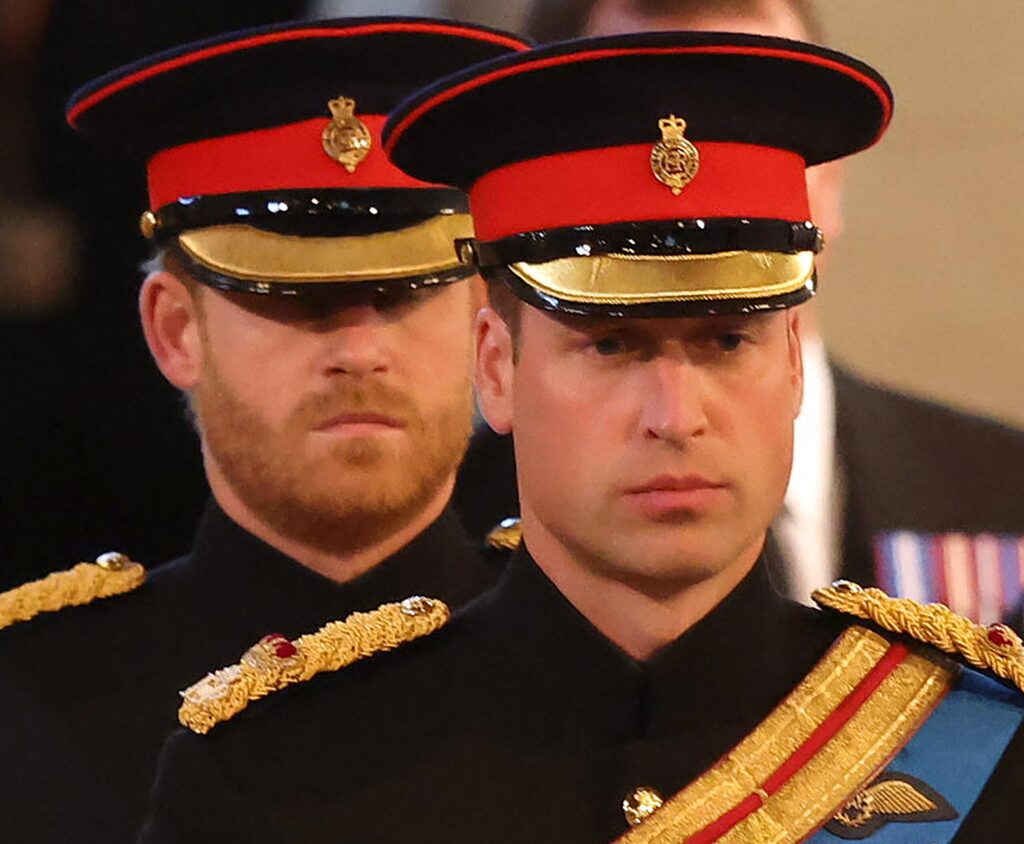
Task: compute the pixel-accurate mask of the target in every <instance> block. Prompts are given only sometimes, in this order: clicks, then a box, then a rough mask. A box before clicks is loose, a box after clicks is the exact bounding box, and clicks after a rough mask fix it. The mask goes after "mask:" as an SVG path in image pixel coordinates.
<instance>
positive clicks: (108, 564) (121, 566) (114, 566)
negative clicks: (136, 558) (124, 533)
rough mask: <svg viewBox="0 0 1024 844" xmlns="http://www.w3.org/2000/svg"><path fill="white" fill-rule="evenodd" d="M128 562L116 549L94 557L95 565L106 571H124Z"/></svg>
mask: <svg viewBox="0 0 1024 844" xmlns="http://www.w3.org/2000/svg"><path fill="white" fill-rule="evenodd" d="M130 562H131V560H130V559H128V557H127V556H126V555H125V554H118V553H117V551H108V552H107V553H106V554H100V555H99V556H98V557H97V558H96V565H98V566H99V567H100V568H101V569H106V570H107V571H124V570H125V568H126V567H127V566H128V564H129V563H130Z"/></svg>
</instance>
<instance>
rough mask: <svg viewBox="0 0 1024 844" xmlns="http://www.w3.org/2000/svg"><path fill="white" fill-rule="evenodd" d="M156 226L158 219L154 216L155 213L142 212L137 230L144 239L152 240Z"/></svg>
mask: <svg viewBox="0 0 1024 844" xmlns="http://www.w3.org/2000/svg"><path fill="white" fill-rule="evenodd" d="M158 226H159V221H158V220H157V218H156V214H154V213H153V212H152V211H143V212H142V216H141V217H140V218H139V231H141V232H142V236H143V237H144V238H146V240H152V239H153V238H154V237H155V236H156V230H157V227H158Z"/></svg>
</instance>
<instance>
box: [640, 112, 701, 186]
mask: <svg viewBox="0 0 1024 844" xmlns="http://www.w3.org/2000/svg"><path fill="white" fill-rule="evenodd" d="M658 128H659V129H660V130H661V140H660V141H658V142H657V143H656V144H655V145H654V148H653V149H652V150H651V172H652V173H654V178H655V179H657V180H658V181H659V182H661V183H662V184H663V185H665V186H666V187H668V188H669V189H671V191H672V193H673V194H674V195H675V196H679V194H681V193H682V192H683V188H685V187H686V186H687V185H688V184H690V182H692V181H693V178H694V176H696V175H697V172H698V171H699V170H700V152H699V151H698V150H697V147H695V146H694V145H693V144H691V143H690V142H689V141H688V140H687V139H686V138H685V137H684V133H685V132H686V121H685V120H683V118H681V117H676V116H675V115H674V114H670V115H669V116H668V117H663V118H661V120H659V121H658Z"/></svg>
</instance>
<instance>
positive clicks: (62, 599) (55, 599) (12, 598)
mask: <svg viewBox="0 0 1024 844" xmlns="http://www.w3.org/2000/svg"><path fill="white" fill-rule="evenodd" d="M145 579H146V569H145V568H144V567H143V566H141V565H139V564H138V563H136V562H133V561H132V560H130V559H128V557H126V556H125V555H124V554H118V553H115V552H111V553H109V554H101V555H100V556H99V557H97V558H96V562H94V563H79V564H78V565H77V566H75V567H74V568H72V569H69V570H68V571H58V572H54V573H53V574H49V575H47V576H46V577H44V578H42V579H41V580H33V581H31V582H30V583H23V584H22V585H21V586H17V587H15V588H14V589H11V590H9V591H7V592H3V593H0V629H3V628H4V627H10V626H11V625H13V624H17V623H18V622H19V621H28V620H29V619H31V618H34V617H35V616H37V615H39V614H40V613H43V612H56V611H57V610H62V609H64V608H65V607H77V606H82V605H83V604H90V603H92V602H93V601H95V600H97V599H98V598H109V597H111V596H113V595H122V594H124V593H125V592H131V591H132V590H133V589H137V588H138V587H139V586H141V585H142V584H143V582H144V581H145Z"/></svg>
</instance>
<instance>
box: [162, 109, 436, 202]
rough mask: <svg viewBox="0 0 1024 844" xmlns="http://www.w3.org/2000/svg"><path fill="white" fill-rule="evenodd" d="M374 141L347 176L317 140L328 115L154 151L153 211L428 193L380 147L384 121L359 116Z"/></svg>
mask: <svg viewBox="0 0 1024 844" xmlns="http://www.w3.org/2000/svg"><path fill="white" fill-rule="evenodd" d="M359 119H360V120H362V121H363V123H365V124H366V127H367V128H368V129H369V130H370V134H371V136H372V137H373V145H372V146H371V147H370V152H369V154H368V155H367V156H366V158H365V159H363V161H361V162H360V163H359V165H358V166H357V167H356V169H355V172H352V173H349V172H348V170H346V169H345V167H344V165H342V164H339V163H338V162H337V161H335V160H334V159H333V158H331V157H330V156H329V155H328V154H327V153H326V152H324V149H323V145H322V143H321V140H320V137H321V134H322V133H323V130H324V127H326V126H327V125H328V124H330V122H331V118H330V116H328V115H324V116H323V117H315V118H313V119H312V120H303V121H301V122H300V123H291V124H288V125H287V126H277V127H274V128H272V129H257V130H254V131H252V132H242V133H240V134H238V135H225V136H224V137H221V138H210V139H207V140H203V141H196V142H194V143H190V144H183V145H182V146H179V147H174V148H173V149H166V150H163V151H162V152H158V153H157V154H156V155H154V156H153V157H152V158H151V159H150V161H149V167H148V171H149V202H150V208H151V209H152V210H154V211H155V210H157V209H158V208H160V207H162V206H164V205H167V204H168V203H170V202H174V201H175V200H177V199H179V198H181V197H185V196H204V195H211V194H223V193H242V192H244V191H258V190H267V191H273V190H288V189H289V188H299V189H301V188H311V189H315V188H324V189H329V188H428V187H435V186H434V185H430V184H428V183H427V182H421V181H419V180H418V179H414V178H412V177H411V176H407V175H406V174H405V173H403V172H402V171H401V170H399V169H398V168H397V167H395V166H394V165H393V164H392V163H391V162H390V161H389V160H388V157H387V156H386V155H385V154H384V150H383V149H382V148H381V144H380V135H381V129H382V128H383V126H384V121H385V120H386V117H385V116H384V115H378V114H361V115H359Z"/></svg>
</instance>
